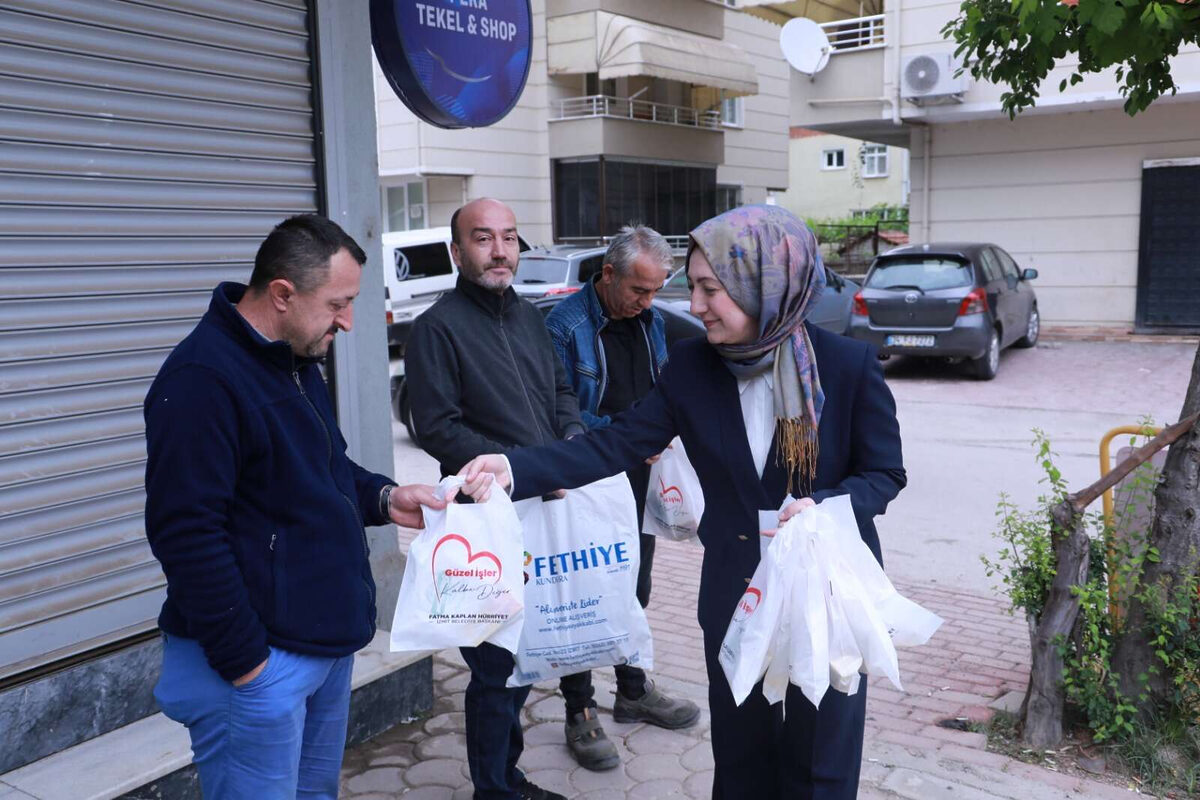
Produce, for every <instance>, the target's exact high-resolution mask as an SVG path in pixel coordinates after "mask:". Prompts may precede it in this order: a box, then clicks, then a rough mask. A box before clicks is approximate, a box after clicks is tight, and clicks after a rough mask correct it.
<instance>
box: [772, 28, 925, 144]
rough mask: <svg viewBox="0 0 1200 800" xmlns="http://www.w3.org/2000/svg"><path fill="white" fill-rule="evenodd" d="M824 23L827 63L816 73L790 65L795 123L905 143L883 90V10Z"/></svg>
mask: <svg viewBox="0 0 1200 800" xmlns="http://www.w3.org/2000/svg"><path fill="white" fill-rule="evenodd" d="M821 28H822V29H823V30H824V31H825V33H826V35H827V36H828V37H829V44H830V46H831V53H830V58H829V63H828V64H827V65H826V66H825V69H823V70H821V71H820V72H819V73H817V74H816V75H814V76H812V77H809V76H808V75H803V74H801V73H799V72H796V71H795V70H793V71H792V73H791V81H790V83H791V90H790V94H791V124H792V125H796V126H800V127H805V128H816V129H818V130H824V131H828V132H830V133H837V134H841V135H843V136H852V137H854V138H856V139H869V140H871V141H882V142H887V143H889V144H897V145H901V146H907V139H906V138H904V136H903V135H902V134H900V133H899V131H897V130H896V129H895V127H894V126H893V125H892V124H891V102H892V101H891V99H890V98H885V96H884V95H885V86H884V64H885V53H886V52H888V50H887V44H888V42H887V31H886V28H885V25H884V15H882V14H877V15H873V16H869V17H855V18H853V19H842V20H836V21H834V22H826V23H823V24H822V25H821Z"/></svg>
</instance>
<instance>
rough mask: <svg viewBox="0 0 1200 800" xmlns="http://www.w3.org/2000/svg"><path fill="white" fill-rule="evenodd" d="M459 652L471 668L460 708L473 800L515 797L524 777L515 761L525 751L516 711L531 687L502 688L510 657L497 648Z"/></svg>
mask: <svg viewBox="0 0 1200 800" xmlns="http://www.w3.org/2000/svg"><path fill="white" fill-rule="evenodd" d="M459 652H461V653H462V656H463V660H464V661H466V662H467V666H468V667H470V668H471V681H470V682H469V683H468V684H467V695H466V702H465V710H466V723H467V764H468V766H469V767H470V769H471V783H472V784H474V786H475V800H501V798H503V800H511V799H512V798H518V797H520V795H519V794H518V793H517V787H519V786H520V785H521V782H522V780H523V779H524V777H525V776H524V774H523V773H522V772H521V770H519V769H517V759H519V758H520V757H521V751H522V750H524V749H525V737H524V735H523V734H522V733H521V708H522V707H523V706H524V705H525V698H526V697H528V696H529V689H530V687H528V686H522V687H520V688H517V689H509V688H506V687H505V685H504V684H505V682H506V681H507V680H508V676H509V675H511V674H512V671H513V657H512V653H510V652H508V651H507V650H505V649H504V648H502V647H496V646H495V645H493V644H488V643H487V642H484V643H483V644H481V645H479V647H462V648H459Z"/></svg>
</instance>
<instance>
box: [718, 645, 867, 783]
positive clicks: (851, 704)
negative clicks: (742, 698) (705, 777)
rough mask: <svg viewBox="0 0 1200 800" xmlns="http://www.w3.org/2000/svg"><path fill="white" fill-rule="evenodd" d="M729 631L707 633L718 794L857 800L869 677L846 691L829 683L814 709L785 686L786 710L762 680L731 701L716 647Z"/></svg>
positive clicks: (796, 692)
mask: <svg viewBox="0 0 1200 800" xmlns="http://www.w3.org/2000/svg"><path fill="white" fill-rule="evenodd" d="M724 637H725V631H723V630H722V631H714V632H712V633H711V634H710V633H709V632H708V631H705V634H704V656H705V661H706V662H707V666H708V707H709V713H710V715H711V717H712V748H713V761H714V762H715V771H714V775H713V790H712V797H713V800H854V798H856V797H857V796H858V773H859V767H860V765H861V763H862V748H863V724H864V722H865V720H866V714H867V681H866V679H865V678H864V679H863V681H862V685H861V687H860V688H859V691H858V694H856V695H854V696H853V697H848V696H846V695H844V694H841V693H840V692H835V691H833V690H832V689H831V690H829V691H828V692H826V693H825V697H824V698H823V699H822V700H821V707H820V709H817V708H815V707H814V706H813V704H812V703H810V702H808V700H807V699H806V698H805V697H804V695H803V694H801V692H800V690H799V689H798V688H796V687H795V686H792V685H790V684H789V685H788V690H787V697H786V698H785V700H784V702H785V703H787V714H786V716H785V715H784V714H783V713H781V712H782V710H781V709H780V707H779V705H775V706H771V705H768V704H767V701H766V698H764V697H763V694H762V684H761V683H759V685H758V686H756V687H755V688H754V691H753V692H751V693H750V696H749V697H747V698H746V702H744V703H742V705H740V706H737V705H734V702H733V694H732V693H731V692H730V689H729V684H728V683H727V682H726V680H725V671H724V669H722V667H721V665H720V664H719V663H718V662H717V653H718V651H719V649H720V647H721V640H722V639H723V638H724Z"/></svg>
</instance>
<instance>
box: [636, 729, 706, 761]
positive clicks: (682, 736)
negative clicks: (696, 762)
mask: <svg viewBox="0 0 1200 800" xmlns="http://www.w3.org/2000/svg"><path fill="white" fill-rule="evenodd" d="M695 743H696V742H695V740H694V739H692V738H691V737H690V736H688V735H687V734H686V733H683V732H681V731H668V730H664V729H662V728H656V727H654V726H652V725H646V726H645V727H643V728H641V729H640V730H636V731H633V732H632V733H630V734H629V735H627V736H626V737H625V746H626V747H628V748H629V752H631V753H633V754H634V755H639V756H640V755H651V754H654V753H670V754H674V755H682V754H683V753H685V752H687V750H688V749H690V748H691V747H692V746H693V745H694V744H695Z"/></svg>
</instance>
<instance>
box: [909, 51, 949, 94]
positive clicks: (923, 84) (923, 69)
mask: <svg viewBox="0 0 1200 800" xmlns="http://www.w3.org/2000/svg"><path fill="white" fill-rule="evenodd" d="M941 77H942V67H941V65H940V64H938V62H937V59H935V58H931V57H930V56H925V55H922V56H917V57H915V58H913V59H912V60H911V61H909V62H908V64H906V65H905V67H904V80H905V82H906V83H907V84H908V85H909V87H910V88H911V89H912V92H913V93H914V94H927V93H928V92H930V91H931V90H932V89H933V87H935V86H937V85H938V81H940V80H941Z"/></svg>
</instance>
